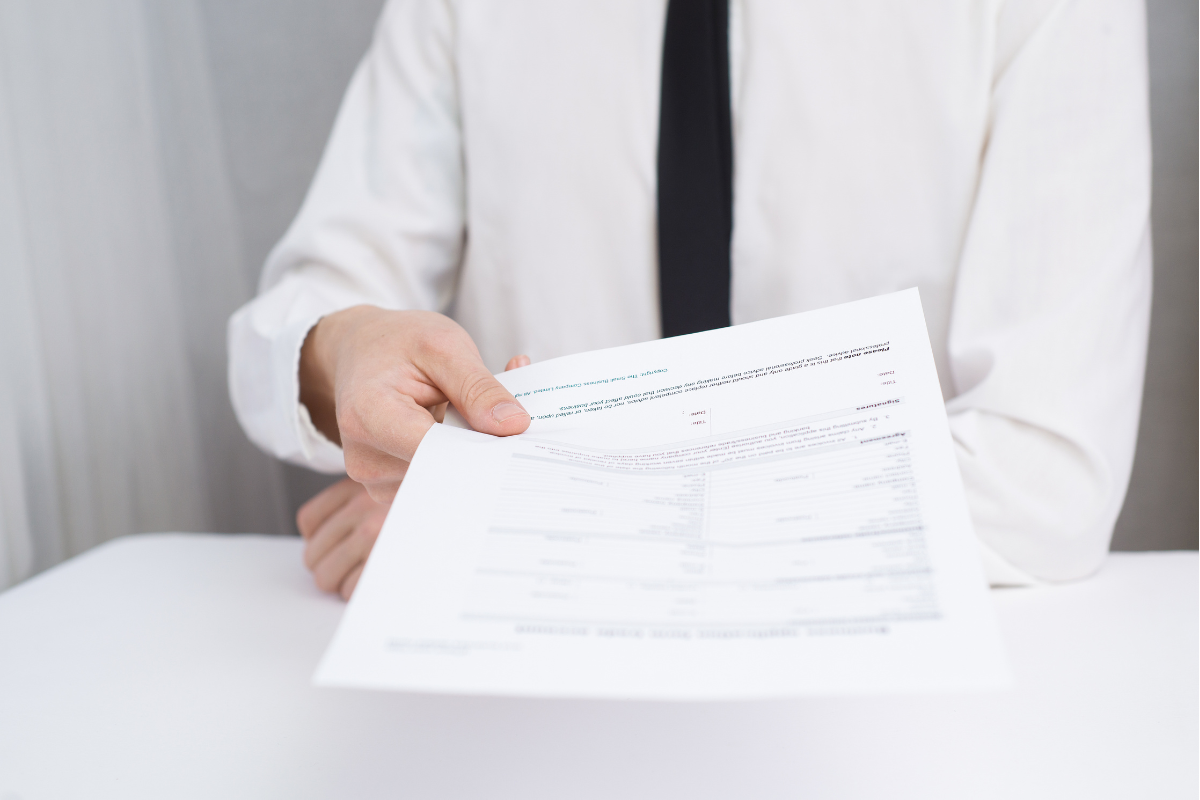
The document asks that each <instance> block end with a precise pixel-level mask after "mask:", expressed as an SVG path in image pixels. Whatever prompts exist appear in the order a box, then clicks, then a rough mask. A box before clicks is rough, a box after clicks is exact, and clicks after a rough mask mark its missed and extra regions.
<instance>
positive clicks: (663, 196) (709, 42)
mask: <svg viewBox="0 0 1200 800" xmlns="http://www.w3.org/2000/svg"><path fill="white" fill-rule="evenodd" d="M728 31H729V4H728V0H670V4H669V5H668V7H667V25H666V31H665V33H664V35H663V57H662V96H661V100H660V101H659V123H658V288H659V304H660V308H661V309H662V334H663V336H678V335H680V334H683V333H695V332H696V331H705V330H710V329H712V328H723V327H725V326H727V325H729V276H730V268H729V241H730V235H731V233H732V231H733V185H732V184H733V131H732V124H731V122H730V112H729V34H728Z"/></svg>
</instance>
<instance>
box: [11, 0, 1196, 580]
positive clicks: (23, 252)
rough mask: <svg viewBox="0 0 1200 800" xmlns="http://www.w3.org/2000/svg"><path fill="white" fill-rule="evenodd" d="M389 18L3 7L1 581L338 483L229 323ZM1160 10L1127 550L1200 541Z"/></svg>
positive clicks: (1173, 110)
mask: <svg viewBox="0 0 1200 800" xmlns="http://www.w3.org/2000/svg"><path fill="white" fill-rule="evenodd" d="M381 6H382V0H336V2H335V0H173V1H172V2H171V3H160V2H154V0H106V2H103V3H97V2H90V3H89V2H71V1H70V0H45V1H40V0H33V1H32V2H28V1H27V2H20V1H18V2H5V3H0V336H3V337H4V338H5V340H6V341H7V342H9V345H8V347H7V348H6V349H2V348H0V588H2V587H3V586H4V585H6V584H8V583H12V582H14V581H16V580H19V579H21V578H23V577H26V576H28V575H29V574H32V573H33V572H36V571H37V570H40V569H44V568H46V567H47V566H50V565H52V564H54V563H56V562H57V561H59V560H61V559H62V558H64V557H67V556H69V555H73V554H74V553H77V552H80V551H82V550H84V549H86V548H87V547H90V546H92V545H94V544H97V543H99V542H100V541H103V540H105V539H107V538H111V537H112V536H114V535H119V534H120V533H127V532H135V531H148V530H168V529H175V530H178V529H183V530H216V531H247V530H254V531H262V532H290V531H292V530H293V524H292V518H293V516H294V513H295V509H296V508H297V507H298V506H299V504H300V503H302V502H303V501H304V500H305V499H307V498H308V497H309V496H311V495H312V494H313V493H314V492H315V491H317V490H318V489H319V488H321V487H322V486H324V485H326V484H327V483H328V482H329V481H330V479H329V478H327V477H323V476H317V475H313V474H311V473H308V472H306V471H304V470H301V469H296V468H292V467H283V466H281V465H278V464H276V463H274V462H273V461H271V460H270V459H268V458H266V457H265V456H263V455H262V454H260V453H258V452H257V451H255V450H254V449H253V447H251V446H250V445H249V444H248V443H247V442H246V441H245V440H244V437H242V436H241V435H240V431H239V430H238V429H237V428H236V423H234V421H233V417H232V412H231V410H230V409H229V403H228V399H227V395H226V389H225V381H224V369H225V363H224V350H223V342H224V334H223V328H224V323H225V320H226V319H227V318H228V315H229V314H230V313H231V312H232V311H233V310H234V309H235V308H236V307H237V306H239V305H240V304H241V303H243V302H244V301H245V300H246V299H247V298H248V297H250V296H251V294H252V292H253V290H254V285H255V283H256V281H257V279H258V273H259V270H260V268H261V265H262V263H263V261H264V259H265V258H266V255H267V252H268V251H269V250H270V248H271V246H272V245H273V244H274V243H275V241H276V240H278V238H279V237H280V235H281V234H282V233H283V231H284V230H285V228H286V227H287V225H288V224H289V222H290V221H291V219H292V217H293V216H294V215H295V213H296V211H297V209H298V208H299V206H300V203H301V201H302V199H303V197H304V193H305V190H306V189H307V186H308V183H309V180H310V179H311V177H312V174H313V172H314V170H315V168H316V165H317V162H318V159H319V158H320V155H321V151H322V148H323V146H324V144H325V140H326V138H327V136H328V133H329V130H330V127H331V125H332V122H333V118H334V115H335V114H336V112H337V108H338V104H339V102H340V99H341V96H342V93H343V91H344V89H345V87H346V84H347V82H348V81H349V79H350V75H351V73H352V72H353V70H354V68H355V65H356V64H357V62H358V60H359V58H360V57H361V55H362V53H363V52H364V50H365V49H366V47H367V44H368V42H369V40H370V36H371V31H372V28H373V25H374V22H375V19H376V17H377V15H378V13H379V10H380V7H381ZM1147 13H1148V28H1149V31H1148V39H1149V55H1150V74H1151V112H1152V126H1153V142H1154V196H1153V198H1154V199H1153V202H1154V210H1153V235H1154V255H1155V286H1154V311H1153V321H1152V327H1151V344H1150V357H1149V365H1148V371H1147V377H1146V390H1145V400H1144V407H1143V414H1142V424H1141V429H1140V434H1139V440H1138V453H1137V460H1136V463H1135V467H1134V473H1133V479H1132V483H1131V486H1130V489H1129V496H1128V499H1127V500H1126V504H1125V508H1124V511H1123V513H1122V515H1121V518H1120V521H1119V522H1118V525H1117V531H1116V535H1115V537H1114V540H1113V548H1114V549H1123V550H1147V549H1180V548H1190V549H1195V548H1196V546H1197V531H1198V518H1197V486H1198V475H1197V413H1198V412H1197V338H1198V330H1197V284H1196V281H1197V270H1198V262H1197V161H1196V154H1197V22H1198V21H1197V5H1196V3H1195V2H1194V0H1191V1H1190V2H1189V1H1188V0H1149V2H1148V4H1147ZM132 285H136V286H138V287H139V288H137V289H124V288H122V287H127V286H132ZM114 287H117V288H116V289H114ZM101 299H102V301H103V302H100V300H101ZM101 311H103V312H104V313H101ZM168 362H170V363H174V364H175V365H176V366H174V367H172V366H163V365H164V364H166V363H168ZM130 396H145V397H149V398H150V400H149V401H147V402H145V403H143V404H141V405H138V404H137V403H130V400H129V398H130Z"/></svg>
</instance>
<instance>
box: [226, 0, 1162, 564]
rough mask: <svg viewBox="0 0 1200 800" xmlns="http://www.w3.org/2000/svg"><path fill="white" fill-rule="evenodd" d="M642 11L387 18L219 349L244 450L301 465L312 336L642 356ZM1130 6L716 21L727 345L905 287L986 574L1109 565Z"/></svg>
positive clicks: (1020, 4)
mask: <svg viewBox="0 0 1200 800" xmlns="http://www.w3.org/2000/svg"><path fill="white" fill-rule="evenodd" d="M665 12H666V1H665V0H570V1H568V0H505V2H496V0H458V1H455V0H392V2H390V3H389V4H388V6H387V8H386V9H385V11H384V13H383V16H382V18H381V20H380V22H379V25H378V29H377V31H376V35H375V39H374V43H373V44H372V46H371V49H370V51H369V52H368V53H367V54H366V56H365V58H364V59H363V62H362V64H361V65H360V66H359V68H358V71H357V72H356V73H355V76H354V78H353V81H352V82H351V84H350V87H349V90H348V91H347V94H346V98H345V101H344V103H343V105H342V108H341V111H340V113H339V115H338V118H337V122H336V125H335V126H334V130H333V133H332V136H331V138H330V141H329V145H328V147H327V150H326V152H325V155H324V158H323V159H322V162H321V165H320V167H319V169H318V171H317V175H316V177H315V179H314V181H313V185H312V188H311V189H310V191H309V194H308V197H307V199H306V201H305V203H304V206H303V208H302V209H301V211H300V213H299V215H298V216H297V218H296V220H295V222H294V223H293V224H292V227H291V229H290V230H289V231H288V232H287V234H286V235H285V236H284V238H283V240H282V241H281V242H280V243H279V244H278V246H277V247H276V248H275V250H274V251H273V252H272V254H271V256H270V258H269V260H268V262H267V264H266V268H265V269H264V271H263V276H262V282H261V286H260V292H259V295H258V297H257V298H255V299H254V300H253V301H252V302H250V303H249V304H247V305H246V306H245V307H243V308H242V309H241V310H239V311H238V312H237V313H236V314H235V315H234V317H233V318H232V320H231V321H230V326H229V346H230V386H231V392H232V396H233V403H234V406H235V408H236V410H237V413H238V417H239V419H240V420H241V422H242V424H243V426H244V427H245V429H246V432H247V433H248V434H249V435H250V437H251V438H252V439H253V440H254V441H255V442H257V443H258V444H259V445H260V446H261V447H263V448H264V449H266V450H267V451H269V452H271V453H273V454H275V455H276V456H278V457H280V458H284V459H287V460H289V461H292V462H295V463H298V464H304V465H306V466H309V467H312V468H313V469H318V470H323V471H329V472H333V471H338V470H341V469H343V460H342V454H341V451H340V450H339V449H338V448H337V447H336V446H335V445H334V444H332V443H331V442H329V441H328V440H327V439H325V437H323V436H322V435H321V434H320V433H319V432H317V431H316V429H315V428H314V427H313V426H312V424H311V422H310V421H309V418H308V414H307V411H306V409H304V407H303V406H302V405H301V404H300V403H299V384H298V377H297V364H298V359H299V353H300V347H301V345H302V344H303V341H304V338H305V335H306V334H307V332H308V330H309V329H310V328H311V327H312V326H313V325H314V324H315V323H316V321H317V320H318V319H319V318H320V317H321V316H323V315H325V314H328V313H331V312H333V311H335V310H338V309H341V308H345V307H348V306H351V305H356V304H359V303H370V304H374V305H377V306H381V307H385V308H394V309H428V310H436V311H441V312H444V313H447V314H449V315H450V316H452V317H453V318H454V319H456V320H458V321H459V322H460V323H461V324H462V325H463V326H464V327H465V328H466V330H467V331H468V332H469V333H470V334H471V335H472V336H473V337H474V339H475V341H476V342H477V344H478V345H479V349H480V351H481V352H482V354H483V358H484V361H485V362H486V363H487V364H488V366H489V367H490V368H492V369H493V370H500V369H501V368H502V367H503V365H504V363H505V362H506V361H507V360H508V359H509V358H510V357H511V356H514V355H517V354H521V353H526V354H528V355H529V356H531V357H532V358H533V359H534V360H535V361H536V360H541V359H546V358H552V357H554V356H561V355H565V354H568V353H575V352H580V351H585V350H591V349H595V348H602V347H612V346H615V345H622V344H628V343H631V342H640V341H644V340H647V339H653V338H656V337H657V336H658V335H659V313H658V296H657V263H656V251H655V248H656V245H655V156H656V149H657V133H658V132H657V127H658V112H659V102H658V101H659V72H660V67H661V61H660V59H661V51H662V37H663V25H664V20H665ZM1143 15H1144V12H1143V7H1142V4H1141V3H1140V2H1137V0H1075V1H1074V2H1072V1H1070V0H1066V1H1064V2H1057V1H1054V0H1008V2H1001V1H1000V0H919V1H914V2H904V3H888V2H878V1H877V0H839V2H836V3H831V2H824V1H823V0H813V1H812V2H805V1H802V0H732V2H731V9H730V33H729V36H730V62H731V68H730V69H731V86H732V90H731V91H732V110H733V139H734V229H733V244H732V261H733V284H732V308H731V311H732V319H733V322H734V324H738V323H743V322H750V321H753V320H759V319H764V318H767V317H773V316H777V315H780V314H790V313H794V312H798V311H805V310H807V309H814V308H820V307H822V306H828V305H832V304H836V303H843V302H846V301H850V300H855V299H858V298H862V297H867V296H871V295H876V294H880V293H883V292H890V291H894V290H898V289H903V288H906V287H910V286H917V287H919V289H920V292H921V299H922V302H923V303H924V307H925V314H926V319H927V321H928V325H929V334H930V337H931V340H932V343H933V351H934V354H935V358H936V360H937V366H938V371H939V375H940V379H941V384H942V391H943V394H944V396H945V397H946V398H947V403H946V405H947V411H948V412H949V417H950V425H951V430H952V433H953V436H954V439H955V441H956V443H957V451H958V456H959V464H960V466H961V469H962V476H963V480H964V483H965V485H966V490H967V495H968V499H969V502H970V506H971V509H972V515H973V519H974V524H975V529H976V534H977V536H978V538H979V540H980V542H981V550H982V553H983V558H984V562H985V565H986V567H987V570H988V574H989V576H990V577H991V579H992V580H993V582H996V583H1028V582H1032V581H1035V580H1052V581H1053V580H1067V579H1071V578H1077V577H1081V576H1084V575H1087V574H1089V573H1090V572H1092V571H1094V570H1095V569H1096V568H1097V567H1098V566H1099V564H1100V562H1101V560H1102V559H1103V556H1104V553H1105V552H1106V551H1107V549H1108V542H1109V539H1110V537H1111V533H1112V527H1113V523H1114V521H1115V519H1116V516H1117V513H1118V511H1119V510H1120V507H1121V503H1122V500H1123V498H1124V494H1125V488H1126V484H1127V482H1128V477H1129V471H1130V467H1131V464H1132V461H1133V450H1134V441H1135V436H1136V431H1137V423H1138V411H1139V405H1140V399H1141V390H1142V374H1143V367H1144V361H1145V350H1146V337H1147V328H1148V320H1149V309H1150V234H1149V208H1150V139H1149V121H1148V109H1147V73H1146V56H1145V27H1144V18H1143Z"/></svg>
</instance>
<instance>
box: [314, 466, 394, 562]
mask: <svg viewBox="0 0 1200 800" xmlns="http://www.w3.org/2000/svg"><path fill="white" fill-rule="evenodd" d="M378 511H379V504H378V503H376V502H375V501H374V500H372V499H371V498H370V497H369V496H368V495H367V493H366V491H365V490H363V489H362V487H359V491H358V493H357V494H356V495H355V496H354V497H352V498H350V501H349V502H348V503H346V504H345V505H344V506H342V507H341V508H339V509H338V510H337V511H335V512H334V513H333V514H331V515H330V516H329V518H328V519H327V520H325V522H324V524H322V525H321V527H320V528H318V529H317V531H316V533H314V534H313V536H312V538H311V539H309V540H308V543H307V544H306V545H305V547H304V565H305V566H306V567H308V568H309V569H310V570H311V569H313V568H314V567H315V566H316V565H317V564H318V563H319V562H320V561H321V559H323V558H324V557H325V556H326V554H328V553H329V551H331V550H333V548H335V547H337V545H338V544H339V543H340V542H341V541H342V539H345V538H346V537H347V536H349V535H350V533H351V531H353V530H354V527H355V526H356V525H358V524H359V523H360V522H361V521H362V520H363V519H365V518H366V517H369V516H370V515H372V514H375V513H378ZM384 513H385V514H386V509H385V510H384Z"/></svg>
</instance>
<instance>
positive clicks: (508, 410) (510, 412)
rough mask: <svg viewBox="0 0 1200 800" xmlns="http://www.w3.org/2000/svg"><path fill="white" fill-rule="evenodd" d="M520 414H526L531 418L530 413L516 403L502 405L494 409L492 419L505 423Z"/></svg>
mask: <svg viewBox="0 0 1200 800" xmlns="http://www.w3.org/2000/svg"><path fill="white" fill-rule="evenodd" d="M518 414H524V415H525V416H527V417H528V416H529V412H528V411H526V410H525V409H523V408H521V407H520V406H519V405H517V404H516V403H501V404H500V405H498V406H496V407H495V408H493V409H492V419H494V420H496V422H504V421H505V420H508V419H512V418H513V417H515V416H517V415H518Z"/></svg>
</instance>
